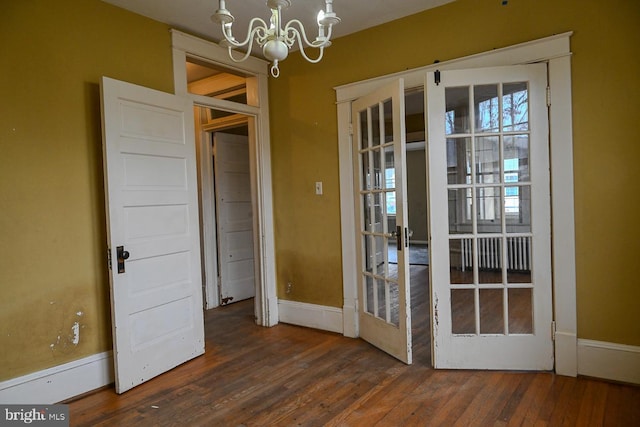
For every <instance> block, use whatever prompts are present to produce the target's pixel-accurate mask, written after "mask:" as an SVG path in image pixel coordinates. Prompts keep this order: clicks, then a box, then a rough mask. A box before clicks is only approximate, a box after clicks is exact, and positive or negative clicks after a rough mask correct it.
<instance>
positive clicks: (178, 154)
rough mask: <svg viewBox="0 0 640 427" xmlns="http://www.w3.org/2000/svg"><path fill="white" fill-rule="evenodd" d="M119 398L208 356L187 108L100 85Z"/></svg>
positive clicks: (148, 93)
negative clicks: (147, 382) (196, 359)
mask: <svg viewBox="0 0 640 427" xmlns="http://www.w3.org/2000/svg"><path fill="white" fill-rule="evenodd" d="M101 89H102V106H103V110H102V112H103V151H104V153H103V155H104V157H103V158H104V173H105V186H106V208H107V236H108V246H109V248H110V256H111V269H110V271H109V273H110V274H109V277H110V288H111V313H112V324H113V344H114V359H115V371H116V391H117V392H118V393H123V392H125V391H126V390H128V389H130V388H132V387H134V386H136V385H138V384H140V383H142V382H144V381H147V380H149V379H150V378H153V377H155V376H156V375H159V374H161V373H163V372H165V371H167V370H169V369H171V368H173V367H175V366H177V365H179V364H181V363H183V362H185V361H187V360H189V359H191V358H193V357H195V356H198V355H200V354H202V353H204V321H203V308H202V283H201V282H202V280H201V272H200V238H199V226H198V199H197V183H196V162H195V144H194V141H195V139H194V129H193V123H194V121H193V104H192V102H191V101H189V100H187V99H184V98H180V97H177V96H175V95H171V94H167V93H164V92H158V91H155V90H151V89H147V88H143V87H140V86H135V85H132V84H128V83H124V82H120V81H117V80H112V79H109V78H106V77H103V79H102V85H101Z"/></svg>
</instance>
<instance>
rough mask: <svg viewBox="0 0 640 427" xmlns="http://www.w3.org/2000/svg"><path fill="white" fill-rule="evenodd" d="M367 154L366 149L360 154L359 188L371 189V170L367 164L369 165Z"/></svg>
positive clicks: (368, 153)
mask: <svg viewBox="0 0 640 427" xmlns="http://www.w3.org/2000/svg"><path fill="white" fill-rule="evenodd" d="M369 155H370V152H369V151H366V152H364V153H362V154H361V155H360V159H361V160H362V188H361V190H371V170H369V166H370V162H369Z"/></svg>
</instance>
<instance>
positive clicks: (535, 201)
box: [427, 64, 553, 370]
mask: <svg viewBox="0 0 640 427" xmlns="http://www.w3.org/2000/svg"><path fill="white" fill-rule="evenodd" d="M546 73H547V71H546V65H545V64H533V65H526V66H514V67H501V68H491V69H474V70H460V71H442V72H441V73H440V75H439V76H438V73H437V72H435V73H434V72H432V73H428V75H427V105H428V132H429V138H428V141H429V143H428V157H429V194H430V200H429V202H430V209H431V215H430V232H431V263H430V266H431V288H432V304H433V313H434V319H433V322H432V324H433V336H434V342H433V344H434V345H433V361H434V366H435V367H436V368H476V369H527V370H550V369H553V343H552V333H551V321H552V298H551V240H550V187H549V152H548V130H549V128H548V118H547V107H546V86H547V74H546ZM438 79H439V80H440V81H439V83H438V82H437V80H438Z"/></svg>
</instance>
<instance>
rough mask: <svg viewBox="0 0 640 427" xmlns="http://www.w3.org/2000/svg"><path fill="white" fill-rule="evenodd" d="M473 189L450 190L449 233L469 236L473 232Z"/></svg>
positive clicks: (448, 192)
mask: <svg viewBox="0 0 640 427" xmlns="http://www.w3.org/2000/svg"><path fill="white" fill-rule="evenodd" d="M472 191H473V190H472V189H471V188H456V189H452V190H448V191H447V194H448V204H449V233H450V234H468V233H471V232H472V231H473V229H472V224H471V202H472V201H471V194H472V193H471V192H472Z"/></svg>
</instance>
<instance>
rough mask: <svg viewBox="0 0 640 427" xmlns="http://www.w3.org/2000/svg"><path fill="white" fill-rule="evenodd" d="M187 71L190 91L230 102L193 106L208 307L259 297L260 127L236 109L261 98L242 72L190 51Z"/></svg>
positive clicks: (204, 276)
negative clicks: (255, 163) (255, 164)
mask: <svg viewBox="0 0 640 427" xmlns="http://www.w3.org/2000/svg"><path fill="white" fill-rule="evenodd" d="M186 72H187V75H186V77H187V90H188V92H189V93H191V94H193V95H198V96H201V97H207V98H213V99H215V100H222V101H224V103H225V104H226V106H227V108H221V107H212V106H211V105H207V104H204V103H203V104H201V105H196V106H194V117H195V127H196V155H197V164H198V169H199V171H198V172H199V173H198V181H199V185H198V188H199V199H200V226H201V227H200V228H201V230H202V232H201V254H202V265H203V271H202V276H203V277H202V278H203V284H204V286H203V292H204V298H203V300H204V305H205V308H207V309H210V308H214V307H218V306H221V305H226V304H230V303H233V302H237V301H241V300H244V299H248V298H253V297H255V295H256V286H257V284H258V282H259V277H258V276H257V272H258V271H259V265H257V264H256V257H255V256H254V255H255V254H256V253H257V249H258V248H257V246H256V244H257V241H258V239H257V238H256V233H255V230H257V227H256V225H255V224H254V222H255V221H254V212H255V211H256V203H255V198H254V194H255V193H256V191H255V188H254V185H253V184H252V183H253V182H254V180H253V178H252V165H251V154H250V151H251V146H252V145H254V144H255V141H256V138H257V137H256V135H255V128H256V127H255V119H254V117H252V116H250V115H247V114H243V113H241V112H239V111H238V110H239V109H242V108H243V107H244V106H246V105H250V104H255V103H257V102H256V100H254V99H252V98H251V95H250V92H251V90H252V86H253V84H254V82H253V81H252V78H251V77H249V76H247V75H245V74H243V73H239V72H237V71H234V70H229V69H226V68H223V67H220V66H217V65H214V64H212V63H210V62H208V61H204V60H201V59H199V58H193V57H186Z"/></svg>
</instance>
